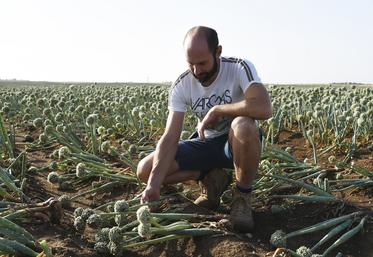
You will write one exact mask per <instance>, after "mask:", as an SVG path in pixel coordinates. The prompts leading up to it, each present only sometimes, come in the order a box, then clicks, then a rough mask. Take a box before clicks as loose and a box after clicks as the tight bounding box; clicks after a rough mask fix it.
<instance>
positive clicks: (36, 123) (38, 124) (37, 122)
mask: <svg viewBox="0 0 373 257" xmlns="http://www.w3.org/2000/svg"><path fill="white" fill-rule="evenodd" d="M32 124H33V125H34V127H35V128H41V127H42V126H43V119H42V118H36V119H34V120H33V122H32Z"/></svg>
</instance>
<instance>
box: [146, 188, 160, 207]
mask: <svg viewBox="0 0 373 257" xmlns="http://www.w3.org/2000/svg"><path fill="white" fill-rule="evenodd" d="M159 198H160V190H159V189H156V188H154V187H151V186H146V188H145V190H144V191H143V192H142V196H141V203H147V202H152V201H158V200H159Z"/></svg>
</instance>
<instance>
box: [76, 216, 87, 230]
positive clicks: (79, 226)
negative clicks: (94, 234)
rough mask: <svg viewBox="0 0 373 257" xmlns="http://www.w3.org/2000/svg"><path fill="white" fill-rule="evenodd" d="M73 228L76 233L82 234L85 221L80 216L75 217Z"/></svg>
mask: <svg viewBox="0 0 373 257" xmlns="http://www.w3.org/2000/svg"><path fill="white" fill-rule="evenodd" d="M74 227H75V229H76V230H77V231H78V232H84V230H85V220H84V219H83V218H82V216H79V217H76V218H75V219H74Z"/></svg>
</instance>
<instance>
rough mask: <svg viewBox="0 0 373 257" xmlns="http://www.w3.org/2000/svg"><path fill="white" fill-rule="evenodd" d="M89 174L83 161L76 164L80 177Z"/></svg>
mask: <svg viewBox="0 0 373 257" xmlns="http://www.w3.org/2000/svg"><path fill="white" fill-rule="evenodd" d="M87 174H88V172H87V170H86V165H85V164H84V163H83V162H80V163H78V164H77V165H76V172H75V175H76V177H78V178H82V177H84V176H86V175H87Z"/></svg>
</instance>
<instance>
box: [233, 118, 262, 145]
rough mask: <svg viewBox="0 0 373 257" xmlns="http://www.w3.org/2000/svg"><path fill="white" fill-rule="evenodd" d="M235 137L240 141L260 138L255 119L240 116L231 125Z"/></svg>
mask: <svg viewBox="0 0 373 257" xmlns="http://www.w3.org/2000/svg"><path fill="white" fill-rule="evenodd" d="M231 129H232V131H233V134H234V137H236V138H239V139H240V140H245V141H246V140H250V139H251V138H253V137H256V138H258V137H259V130H258V126H257V124H256V122H255V120H254V119H252V118H250V117H244V116H239V117H236V118H234V119H233V121H232V124H231Z"/></svg>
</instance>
